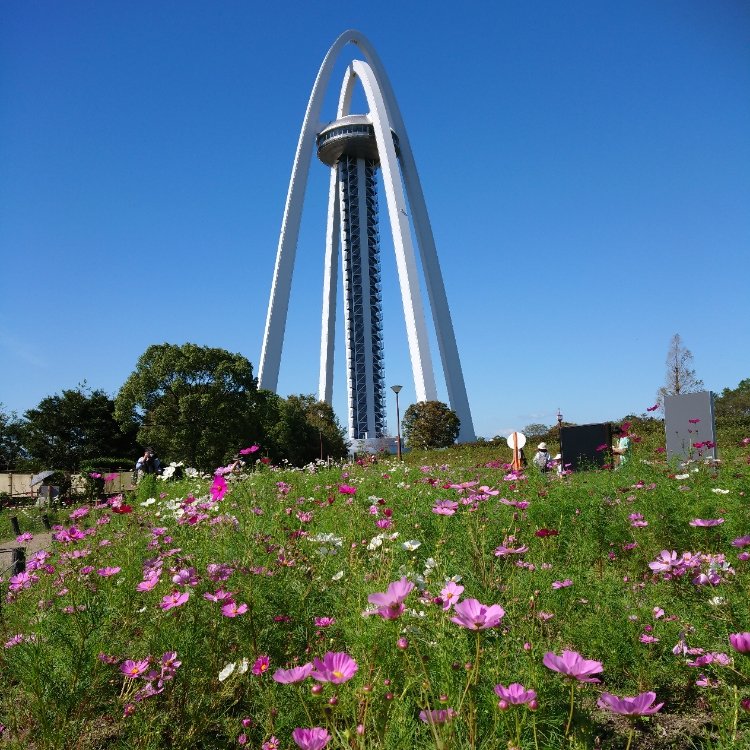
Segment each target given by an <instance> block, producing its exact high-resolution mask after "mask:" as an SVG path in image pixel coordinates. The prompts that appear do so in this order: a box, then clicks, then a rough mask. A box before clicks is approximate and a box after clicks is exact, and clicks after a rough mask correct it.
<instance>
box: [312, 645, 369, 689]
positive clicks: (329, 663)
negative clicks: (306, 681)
mask: <svg viewBox="0 0 750 750" xmlns="http://www.w3.org/2000/svg"><path fill="white" fill-rule="evenodd" d="M313 666H314V669H313V670H312V672H310V676H311V677H312V678H313V679H314V680H317V681H318V682H332V683H333V684H334V685H339V684H341V683H342V682H346V681H347V680H351V678H352V677H354V674H355V673H356V671H357V669H358V667H357V662H356V661H354V659H352V657H351V656H349V654H347V653H344V652H343V651H338V652H332V651H329V652H328V653H327V654H326V655H325V656H324V657H323V658H322V659H317V658H316V659H313Z"/></svg>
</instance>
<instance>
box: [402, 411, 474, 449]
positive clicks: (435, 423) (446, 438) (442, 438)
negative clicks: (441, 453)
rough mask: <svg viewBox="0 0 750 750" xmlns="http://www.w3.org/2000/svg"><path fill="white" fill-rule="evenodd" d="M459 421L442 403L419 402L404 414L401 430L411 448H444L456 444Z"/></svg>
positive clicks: (454, 413)
mask: <svg viewBox="0 0 750 750" xmlns="http://www.w3.org/2000/svg"><path fill="white" fill-rule="evenodd" d="M460 427H461V420H460V419H459V418H458V415H457V414H456V412H454V411H453V410H452V409H450V408H448V405H447V404H444V403H443V402H442V401H419V402H417V403H416V404H412V405H411V406H410V407H409V408H408V409H407V410H406V413H405V414H404V418H403V420H402V422H401V428H402V431H403V433H404V439H405V440H406V442H407V444H408V445H409V446H410V447H412V448H444V447H445V446H448V445H452V444H453V443H455V442H456V438H457V437H458V431H459V428H460Z"/></svg>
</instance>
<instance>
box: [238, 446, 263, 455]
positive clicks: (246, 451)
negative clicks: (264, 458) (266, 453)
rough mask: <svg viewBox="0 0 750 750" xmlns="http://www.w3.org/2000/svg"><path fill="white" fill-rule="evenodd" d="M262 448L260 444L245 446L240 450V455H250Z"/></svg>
mask: <svg viewBox="0 0 750 750" xmlns="http://www.w3.org/2000/svg"><path fill="white" fill-rule="evenodd" d="M259 450H260V446H259V445H251V446H250V447H249V448H243V449H242V450H241V451H240V456H249V455H250V454H251V453H255V452H256V451H259Z"/></svg>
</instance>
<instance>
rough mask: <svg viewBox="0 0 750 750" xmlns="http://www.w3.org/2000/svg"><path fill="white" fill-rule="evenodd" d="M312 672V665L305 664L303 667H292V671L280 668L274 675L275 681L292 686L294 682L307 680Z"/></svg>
mask: <svg viewBox="0 0 750 750" xmlns="http://www.w3.org/2000/svg"><path fill="white" fill-rule="evenodd" d="M312 671H313V665H312V664H303V665H302V666H301V667H292V669H281V668H279V669H277V670H276V671H275V672H274V673H273V679H274V680H275V681H276V682H280V683H281V684H282V685H291V684H292V683H294V682H302V680H306V679H307V678H308V677H309V676H310V674H311V673H312Z"/></svg>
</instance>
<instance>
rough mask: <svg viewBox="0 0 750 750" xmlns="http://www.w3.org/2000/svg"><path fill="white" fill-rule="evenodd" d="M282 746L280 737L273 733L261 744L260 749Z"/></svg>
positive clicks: (269, 749)
mask: <svg viewBox="0 0 750 750" xmlns="http://www.w3.org/2000/svg"><path fill="white" fill-rule="evenodd" d="M279 748H281V743H280V742H279V740H278V737H275V736H274V735H271V736H270V737H269V738H268V739H267V740H266V741H265V742H264V743H263V744H262V745H261V746H260V750H279Z"/></svg>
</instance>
